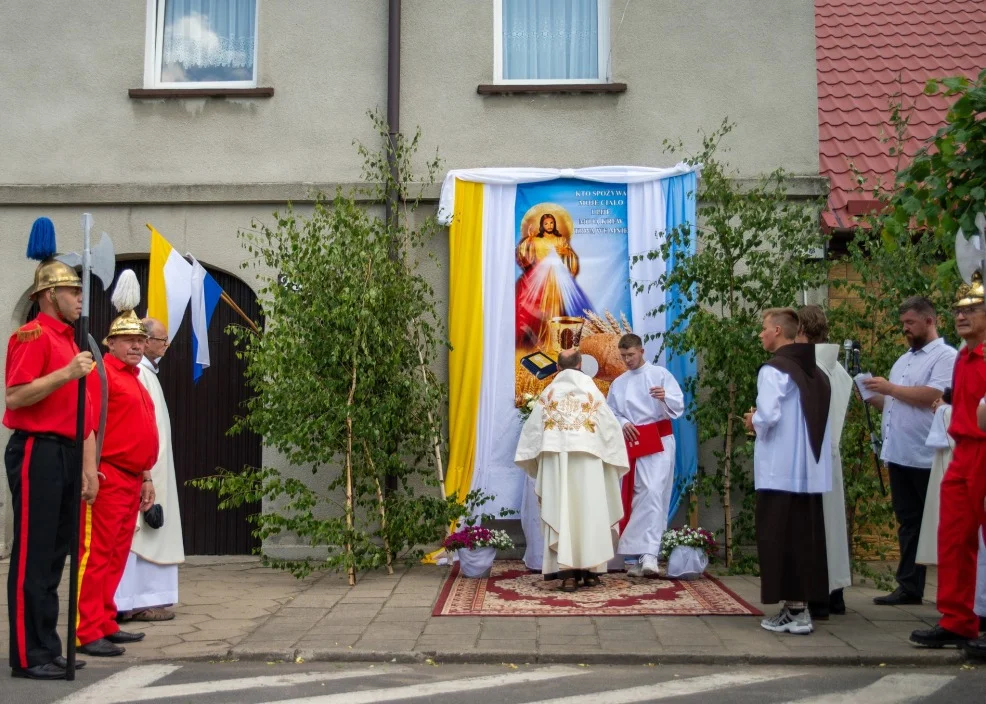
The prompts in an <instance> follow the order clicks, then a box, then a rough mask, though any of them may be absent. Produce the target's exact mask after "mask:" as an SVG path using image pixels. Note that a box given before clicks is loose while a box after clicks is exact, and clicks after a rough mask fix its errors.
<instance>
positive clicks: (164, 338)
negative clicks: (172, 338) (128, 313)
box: [147, 337, 171, 345]
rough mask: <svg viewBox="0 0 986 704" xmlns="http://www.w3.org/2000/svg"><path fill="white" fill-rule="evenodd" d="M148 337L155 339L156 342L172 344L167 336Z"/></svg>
mask: <svg viewBox="0 0 986 704" xmlns="http://www.w3.org/2000/svg"><path fill="white" fill-rule="evenodd" d="M147 339H148V340H154V341H155V342H163V343H164V344H166V345H170V344H171V343H170V342H168V338H166V337H148V338H147Z"/></svg>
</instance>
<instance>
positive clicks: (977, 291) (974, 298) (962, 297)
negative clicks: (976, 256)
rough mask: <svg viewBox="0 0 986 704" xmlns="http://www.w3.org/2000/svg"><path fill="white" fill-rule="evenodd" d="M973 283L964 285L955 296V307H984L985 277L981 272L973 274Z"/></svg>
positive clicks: (985, 299)
mask: <svg viewBox="0 0 986 704" xmlns="http://www.w3.org/2000/svg"><path fill="white" fill-rule="evenodd" d="M971 278H972V283H970V284H966V283H964V284H962V285H961V286H959V290H958V291H957V292H956V294H955V307H956V308H962V307H964V306H975V305H980V306H981V305H983V303H984V301H986V297H984V296H983V275H982V273H981V272H979V271H974V272H973V273H972V277H971Z"/></svg>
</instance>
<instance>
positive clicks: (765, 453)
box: [753, 365, 832, 494]
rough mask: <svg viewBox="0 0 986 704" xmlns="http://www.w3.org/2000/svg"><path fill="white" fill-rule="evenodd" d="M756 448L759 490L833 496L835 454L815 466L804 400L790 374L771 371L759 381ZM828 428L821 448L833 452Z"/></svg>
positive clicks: (826, 455)
mask: <svg viewBox="0 0 986 704" xmlns="http://www.w3.org/2000/svg"><path fill="white" fill-rule="evenodd" d="M753 428H754V429H755V430H756V431H757V442H756V444H755V445H754V446H753V482H754V485H755V487H756V488H757V489H758V490H760V489H773V490H775V491H789V492H792V493H796V494H824V493H825V492H828V491H831V490H832V453H831V452H822V453H821V457H820V458H819V459H818V460H816V459H815V453H813V452H812V450H811V442H810V441H809V439H808V423H807V422H806V421H805V416H804V414H803V413H802V412H801V394H800V393H799V391H798V385H797V384H795V383H794V380H793V379H791V376H790V375H789V374H785V373H784V372H782V371H780V370H779V369H775V368H774V367H771V366H769V365H764V366H762V367H760V372H759V374H758V375H757V410H756V412H755V413H754V414H753ZM829 430H830V427H829V424H826V427H825V437H824V438H823V441H822V447H826V448H828V447H831V446H832V441H831V439H830V437H829Z"/></svg>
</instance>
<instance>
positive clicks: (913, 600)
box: [873, 587, 924, 606]
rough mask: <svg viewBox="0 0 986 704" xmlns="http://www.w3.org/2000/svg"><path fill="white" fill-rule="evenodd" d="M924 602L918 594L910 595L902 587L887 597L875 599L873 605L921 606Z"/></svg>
mask: <svg viewBox="0 0 986 704" xmlns="http://www.w3.org/2000/svg"><path fill="white" fill-rule="evenodd" d="M923 601H924V600H923V599H922V598H921V597H919V596H917V595H916V594H909V593H907V592H905V591H904V589H903V588H902V587H897V588H896V589H894V590H893V592H891V593H890V594H887V595H886V596H877V597H873V603H874V604H876V605H877V606H905V605H914V606H918V605H920V604H921V603H922V602H923Z"/></svg>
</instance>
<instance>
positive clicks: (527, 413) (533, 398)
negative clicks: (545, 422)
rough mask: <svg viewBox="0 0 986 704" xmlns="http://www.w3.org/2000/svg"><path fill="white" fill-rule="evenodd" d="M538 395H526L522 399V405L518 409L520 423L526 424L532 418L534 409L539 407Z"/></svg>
mask: <svg viewBox="0 0 986 704" xmlns="http://www.w3.org/2000/svg"><path fill="white" fill-rule="evenodd" d="M538 398H539V397H538V396H537V394H524V395H523V397H522V398H521V401H522V403H521V404H520V407H519V408H518V409H517V413H518V414H519V415H520V422H521V423H526V422H527V419H528V418H530V417H531V413H533V412H534V407H535V406H537V405H538Z"/></svg>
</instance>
